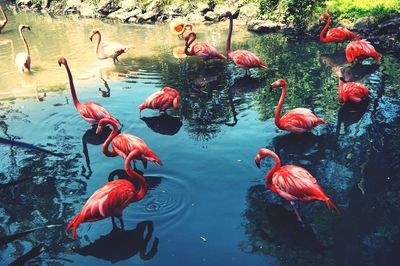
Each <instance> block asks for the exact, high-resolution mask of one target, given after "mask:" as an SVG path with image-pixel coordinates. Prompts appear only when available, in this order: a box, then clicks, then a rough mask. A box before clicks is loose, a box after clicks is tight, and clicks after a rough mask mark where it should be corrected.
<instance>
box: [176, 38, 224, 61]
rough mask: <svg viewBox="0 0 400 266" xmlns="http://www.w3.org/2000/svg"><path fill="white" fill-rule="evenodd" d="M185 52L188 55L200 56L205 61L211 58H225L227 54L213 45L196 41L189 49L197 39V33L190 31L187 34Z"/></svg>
mask: <svg viewBox="0 0 400 266" xmlns="http://www.w3.org/2000/svg"><path fill="white" fill-rule="evenodd" d="M184 39H185V54H186V55H188V56H198V57H200V58H201V59H203V60H204V61H206V60H210V59H224V60H226V56H225V55H223V54H221V53H220V52H218V51H217V49H215V48H214V47H213V46H211V45H208V44H206V43H196V44H195V45H193V46H192V48H191V49H190V51H189V48H190V45H192V43H193V42H194V41H195V40H196V33H194V32H190V33H189V34H188V35H186V36H185V38H184Z"/></svg>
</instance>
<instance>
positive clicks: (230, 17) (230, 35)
mask: <svg viewBox="0 0 400 266" xmlns="http://www.w3.org/2000/svg"><path fill="white" fill-rule="evenodd" d="M232 31H233V16H232V15H230V16H229V32H228V37H227V38H226V46H225V51H226V53H227V54H229V53H230V52H231V38H232Z"/></svg>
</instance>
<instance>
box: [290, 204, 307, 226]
mask: <svg viewBox="0 0 400 266" xmlns="http://www.w3.org/2000/svg"><path fill="white" fill-rule="evenodd" d="M290 204H291V205H292V207H293V209H294V212H295V213H296V216H297V220H298V221H299V222H300V223H301V225H302V226H303V227H305V225H304V223H303V219H301V217H300V214H299V211H298V210H297V208H296V203H295V202H294V201H290Z"/></svg>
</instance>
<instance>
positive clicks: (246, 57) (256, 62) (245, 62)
mask: <svg viewBox="0 0 400 266" xmlns="http://www.w3.org/2000/svg"><path fill="white" fill-rule="evenodd" d="M229 58H230V59H231V60H232V61H233V62H234V63H235V64H236V65H238V66H240V67H244V68H250V67H266V66H267V64H266V63H265V62H264V61H262V60H261V59H260V58H258V56H256V55H255V54H253V53H252V52H249V51H246V50H236V51H234V52H231V53H229Z"/></svg>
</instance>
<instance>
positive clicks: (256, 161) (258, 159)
mask: <svg viewBox="0 0 400 266" xmlns="http://www.w3.org/2000/svg"><path fill="white" fill-rule="evenodd" d="M260 161H261V157H260V155H258V154H257V156H256V159H255V163H256V165H257V167H258V168H260Z"/></svg>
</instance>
